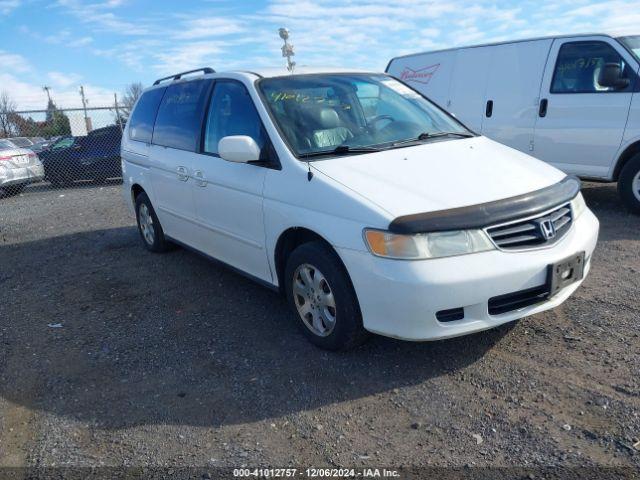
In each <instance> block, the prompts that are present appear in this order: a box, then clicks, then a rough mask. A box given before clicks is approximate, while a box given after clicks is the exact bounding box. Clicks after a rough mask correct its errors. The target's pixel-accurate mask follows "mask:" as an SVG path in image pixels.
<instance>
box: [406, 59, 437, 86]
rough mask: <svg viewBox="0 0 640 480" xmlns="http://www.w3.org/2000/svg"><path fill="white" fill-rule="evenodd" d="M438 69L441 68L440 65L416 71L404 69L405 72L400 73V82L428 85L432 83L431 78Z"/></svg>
mask: <svg viewBox="0 0 640 480" xmlns="http://www.w3.org/2000/svg"><path fill="white" fill-rule="evenodd" d="M438 68H440V64H439V63H436V64H434V65H429V66H428V67H423V68H418V69H415V70H414V69H413V68H409V67H404V70H403V71H402V72H401V73H400V80H403V81H405V82H415V83H422V84H424V85H426V84H428V83H429V82H430V81H431V77H433V76H434V75H435V74H436V72H437V71H438Z"/></svg>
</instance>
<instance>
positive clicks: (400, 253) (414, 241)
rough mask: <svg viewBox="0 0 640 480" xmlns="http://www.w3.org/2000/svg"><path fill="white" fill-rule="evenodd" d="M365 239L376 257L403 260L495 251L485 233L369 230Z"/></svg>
mask: <svg viewBox="0 0 640 480" xmlns="http://www.w3.org/2000/svg"><path fill="white" fill-rule="evenodd" d="M364 239H365V243H366V244H367V246H368V247H369V250H370V251H371V253H373V254H374V255H377V256H379V257H386V258H395V259H402V260H421V259H426V258H440V257H452V256H454V255H466V254H468V253H477V252H485V251H487V250H494V249H495V247H494V246H493V244H492V243H491V241H490V240H489V238H487V235H486V234H485V233H484V232H483V231H482V230H456V231H451V232H434V233H419V234H415V235H400V234H395V233H391V232H386V231H384V230H373V229H365V230H364Z"/></svg>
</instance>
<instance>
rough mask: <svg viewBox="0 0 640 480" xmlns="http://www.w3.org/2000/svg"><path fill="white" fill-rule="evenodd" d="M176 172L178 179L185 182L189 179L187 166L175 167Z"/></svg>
mask: <svg viewBox="0 0 640 480" xmlns="http://www.w3.org/2000/svg"><path fill="white" fill-rule="evenodd" d="M176 173H177V174H178V180H180V181H181V182H186V181H187V180H189V173H188V171H187V167H178V168H176Z"/></svg>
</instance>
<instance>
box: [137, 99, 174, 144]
mask: <svg viewBox="0 0 640 480" xmlns="http://www.w3.org/2000/svg"><path fill="white" fill-rule="evenodd" d="M165 90H166V88H156V89H153V90H149V91H147V92H145V93H143V94H142V97H140V100H138V103H137V104H136V108H134V110H133V113H132V114H131V118H130V119H129V136H130V137H131V139H132V140H138V141H140V142H147V143H150V142H151V137H152V136H153V124H154V122H155V119H156V114H157V113H158V107H159V105H160V101H161V100H162V96H163V95H164V92H165Z"/></svg>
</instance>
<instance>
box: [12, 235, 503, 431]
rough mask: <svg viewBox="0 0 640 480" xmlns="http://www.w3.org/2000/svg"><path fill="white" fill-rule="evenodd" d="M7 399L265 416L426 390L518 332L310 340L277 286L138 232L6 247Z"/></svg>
mask: <svg viewBox="0 0 640 480" xmlns="http://www.w3.org/2000/svg"><path fill="white" fill-rule="evenodd" d="M0 264H2V265H3V266H7V268H3V269H2V270H1V271H0V291H3V292H5V295H6V296H7V298H10V301H6V302H0V365H3V367H2V370H1V371H0V395H1V396H2V397H4V398H6V399H7V400H9V401H11V402H14V403H16V404H19V405H23V406H26V407H28V408H30V409H38V410H41V411H45V412H49V413H53V414H56V415H63V416H67V417H70V418H72V419H75V420H79V421H84V422H90V423H92V424H95V425H98V426H100V427H102V428H107V429H120V428H127V427H130V426H135V425H146V424H190V425H203V426H204V425H214V426H215V425H224V424H237V423H246V422H252V421H258V420H263V419H268V418H273V417H280V416H283V415H287V414H291V413H295V412H299V411H304V410H309V409H315V408H318V407H321V406H323V405H328V404H333V403H337V402H343V401H347V400H350V399H354V398H361V397H366V396H369V395H374V394H378V393H381V392H386V391H389V390H392V389H394V388H400V387H403V386H407V385H415V384H420V383H423V382H425V381H428V380H429V379H432V378H434V377H438V376H441V375H444V374H447V373H448V372H451V371H455V370H458V369H462V368H464V367H465V366H467V365H469V364H471V363H473V362H475V361H477V360H478V359H479V358H481V357H482V356H483V355H484V354H485V353H486V352H487V351H488V350H489V349H491V348H492V347H493V346H494V345H496V343H497V342H499V341H500V340H501V338H502V337H503V336H504V335H505V334H506V333H507V332H508V331H509V330H510V329H511V328H513V324H511V325H507V326H503V327H501V328H498V329H494V330H490V331H487V332H483V333H480V334H476V335H472V336H467V337H463V338H459V339H453V340H447V341H440V342H434V343H409V342H401V341H396V340H391V339H385V338H382V337H374V338H372V339H371V341H370V342H368V343H367V344H366V345H364V346H363V347H361V348H359V349H357V350H355V351H352V352H348V353H331V352H326V351H323V350H320V349H318V348H315V347H314V346H312V345H311V344H309V343H308V342H307V341H306V339H305V338H304V336H303V335H302V334H301V333H300V331H299V330H298V329H297V325H296V324H295V322H294V321H293V317H292V316H291V315H290V313H289V311H288V308H287V306H286V305H285V302H284V301H283V300H282V299H281V298H280V296H279V295H278V294H277V293H276V292H273V291H271V290H269V289H266V288H264V287H262V286H259V285H257V284H255V283H254V282H252V281H250V280H247V279H245V278H244V277H242V276H240V275H238V274H236V273H233V272H231V271H230V270H228V269H226V268H224V267H222V266H219V265H217V264H215V263H212V262H210V261H208V260H206V259H204V258H202V257H200V256H198V255H196V254H193V253H190V252H188V251H185V250H182V249H177V250H175V251H173V252H171V253H168V254H165V255H154V254H151V253H147V252H146V251H145V250H143V248H142V246H141V245H140V243H139V238H138V234H137V232H136V230H135V229H134V228H133V227H125V228H114V229H107V230H97V231H90V232H84V233H74V234H70V235H65V236H60V237H55V238H49V239H46V240H41V241H35V242H30V243H23V244H14V245H5V246H1V247H0Z"/></svg>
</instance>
